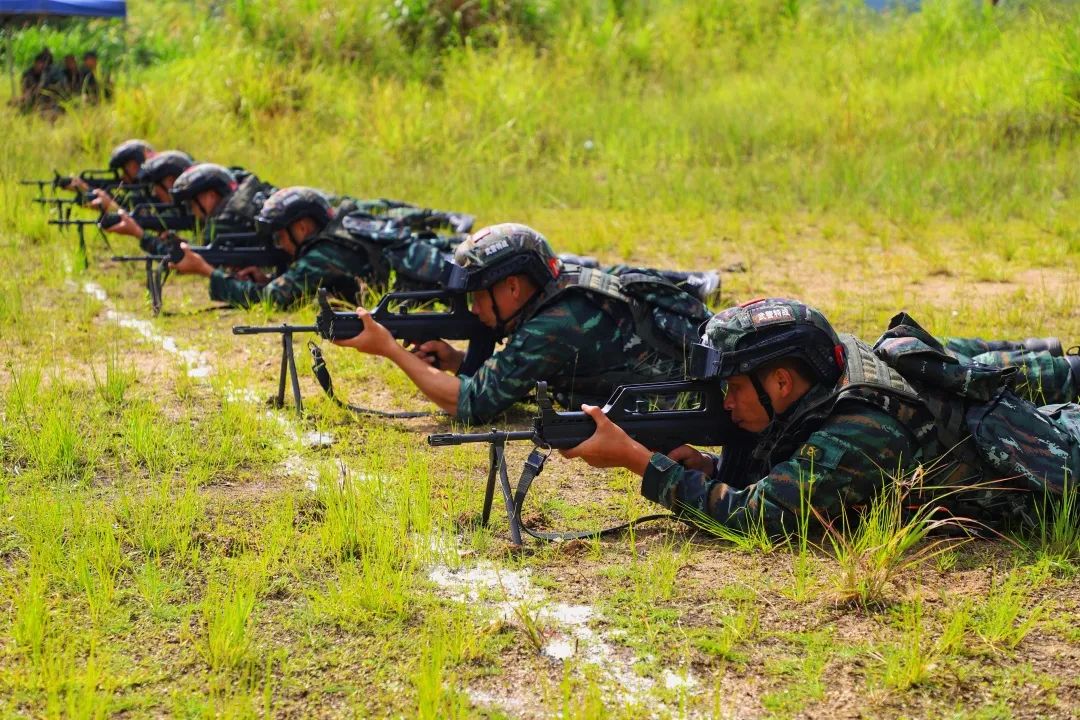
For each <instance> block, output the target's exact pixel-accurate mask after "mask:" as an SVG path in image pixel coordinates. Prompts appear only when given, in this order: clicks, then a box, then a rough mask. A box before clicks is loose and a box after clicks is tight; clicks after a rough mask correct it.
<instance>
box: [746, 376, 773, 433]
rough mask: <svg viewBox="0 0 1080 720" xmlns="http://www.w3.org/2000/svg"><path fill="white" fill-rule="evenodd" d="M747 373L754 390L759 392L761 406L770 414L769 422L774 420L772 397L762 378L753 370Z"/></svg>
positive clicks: (758, 397)
mask: <svg viewBox="0 0 1080 720" xmlns="http://www.w3.org/2000/svg"><path fill="white" fill-rule="evenodd" d="M747 375H748V376H749V377H750V384H752V385H753V386H754V390H755V391H756V392H757V399H758V402H759V403H761V407H763V408H765V414H766V415H768V416H769V422H772V421H773V420H774V419H775V418H776V410H774V409H773V404H772V398H770V397H769V394H768V393H767V392H765V386H764V385H763V384H762V383H761V378H759V377H758V376H757V372H755V371H753V370H751V371H750V372H749V373H747Z"/></svg>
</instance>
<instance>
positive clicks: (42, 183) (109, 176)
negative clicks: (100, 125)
mask: <svg viewBox="0 0 1080 720" xmlns="http://www.w3.org/2000/svg"><path fill="white" fill-rule="evenodd" d="M76 178H78V179H80V180H82V181H83V182H85V183H86V184H87V186H89V187H90V189H92V190H93V189H101V190H113V189H116V187H117V186H118V185H121V184H123V182H124V181H123V179H122V178H121V177H120V174H119V173H117V172H116V171H115V170H83V171H82V172H81V173H79V174H78V175H61V174H60V173H59V172H58V171H57V170H53V176H52V177H51V178H46V179H44V180H34V179H31V180H20V181H19V184H20V185H36V186H37V189H38V192H39V193H40V194H42V195H44V194H45V188H49V189H51V190H72V189H74V188H72V186H71V184H72V183H73V182H74V181H75V179H76Z"/></svg>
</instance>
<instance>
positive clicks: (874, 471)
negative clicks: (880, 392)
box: [641, 408, 918, 535]
mask: <svg viewBox="0 0 1080 720" xmlns="http://www.w3.org/2000/svg"><path fill="white" fill-rule="evenodd" d="M917 450H918V447H917V444H916V441H915V440H914V438H912V437H911V436H910V435H909V434H908V432H907V431H906V430H905V429H904V428H903V427H902V426H901V425H900V424H899V423H897V421H896V420H894V419H893V418H891V417H890V416H888V415H886V414H884V413H882V412H880V411H877V410H873V409H870V408H859V409H858V410H857V411H852V412H851V413H849V414H843V413H841V414H837V415H834V416H833V417H831V418H829V420H828V421H827V422H826V424H825V425H823V426H822V428H821V429H819V430H818V431H817V432H814V433H813V434H811V435H810V437H809V438H807V440H806V442H804V443H803V444H802V445H801V446H800V447H799V448H798V450H797V451H796V453H795V454H794V455H793V456H792V457H790V458H788V459H787V460H785V461H783V462H781V463H778V464H777V465H775V466H773V467H772V468H771V470H770V471H769V474H768V475H767V476H765V477H763V478H757V479H756V481H753V482H748V483H746V484H745V486H744V487H742V489H740V488H738V487H736V485H739V486H742V485H743V482H740V481H739V479H738V478H736V479H734V480H733V482H732V484H729V483H725V482H721V481H719V480H717V479H715V478H713V477H710V476H707V475H705V474H703V473H700V472H696V471H693V470H688V469H686V468H684V467H682V466H681V465H679V464H678V463H676V462H675V461H674V460H671V459H670V458H668V457H666V456H665V455H661V454H660V453H656V454H654V455H653V456H652V457H651V458H650V460H649V463H648V466H647V467H646V469H645V472H644V473H643V474H642V482H641V493H642V495H644V496H645V497H646V498H648V499H650V500H653V501H654V502H657V503H659V504H661V505H663V506H665V507H667V508H670V509H671V510H673V511H675V512H676V513H677V514H679V515H682V516H685V517H688V518H691V519H692V518H693V517H694V516H707V517H710V518H712V519H713V520H715V521H717V522H719V523H721V524H723V525H726V526H728V527H733V528H738V529H746V528H747V527H748V526H751V525H752V524H754V523H756V522H762V523H763V524H764V527H765V528H766V529H767V530H768V531H769V533H770V534H775V535H779V534H783V533H785V532H794V531H795V530H796V529H797V527H798V520H799V517H800V512H808V513H809V508H808V506H807V505H806V504H805V503H810V505H811V506H813V508H815V509H816V510H817V511H818V512H820V513H821V514H822V515H823V516H824V517H832V516H836V515H838V514H839V512H840V511H841V509H842V508H843V507H844V506H846V507H849V508H850V507H853V506H858V505H863V504H865V503H867V502H868V501H869V500H870V499H871V498H872V497H873V495H874V494H875V493H876V492H877V490H878V489H879V488H881V487H882V486H883V485H884V484H885V483H887V482H891V481H892V479H893V478H895V476H896V475H897V474H898V473H899V472H900V470H901V469H902V463H903V462H910V459H911V458H914V457H917ZM804 508H806V509H805V511H804V510H803V509H804ZM809 516H810V519H811V522H813V518H814V516H813V513H809Z"/></svg>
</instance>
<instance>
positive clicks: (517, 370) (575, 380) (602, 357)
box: [457, 293, 683, 423]
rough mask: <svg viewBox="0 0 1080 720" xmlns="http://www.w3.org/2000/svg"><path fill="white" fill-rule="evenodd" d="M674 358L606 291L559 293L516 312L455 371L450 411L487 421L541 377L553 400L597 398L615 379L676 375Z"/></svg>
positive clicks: (568, 403) (575, 402)
mask: <svg viewBox="0 0 1080 720" xmlns="http://www.w3.org/2000/svg"><path fill="white" fill-rule="evenodd" d="M682 373H683V366H682V363H677V362H674V361H672V360H670V359H668V358H665V357H663V356H661V355H660V354H659V353H658V352H657V351H656V350H654V349H653V348H652V347H651V346H650V345H648V344H647V343H646V342H645V341H644V340H642V339H641V337H640V336H639V335H638V334H637V331H636V330H635V325H634V319H633V317H632V316H631V313H630V309H629V308H628V307H626V306H624V305H622V306H621V305H620V304H619V303H618V302H617V301H615V300H611V299H608V298H597V297H593V296H590V295H586V294H584V293H567V294H566V295H564V296H563V297H562V298H560V299H559V300H556V301H555V302H554V303H553V304H552V305H550V306H548V307H545V308H543V309H542V310H541V311H540V312H538V313H537V314H535V315H533V316H532V317H529V318H528V319H526V320H524V321H523V322H522V323H521V324H520V325H519V326H518V327H517V328H516V329H515V330H514V332H513V333H512V334H511V335H510V337H509V339H508V340H507V342H506V346H505V347H504V348H502V349H501V350H499V351H498V352H496V353H495V354H494V355H492V356H491V357H490V358H489V359H488V360H487V362H485V363H484V365H483V366H482V367H481V368H480V369H479V370H477V371H476V373H475V374H474V375H473V376H472V377H461V388H460V390H459V391H458V404H457V416H458V418H459V419H461V420H463V421H465V422H468V423H482V422H488V421H489V420H491V419H492V418H494V417H495V416H496V415H498V414H499V413H500V412H503V411H505V410H507V409H508V408H509V407H510V406H511V405H513V404H514V403H515V402H517V401H519V400H522V399H524V398H525V397H527V396H528V395H529V394H530V393H531V392H532V391H533V390H535V389H536V381H537V380H547V381H548V383H549V385H550V387H551V389H552V391H553V392H554V393H555V397H556V399H557V400H559V402H560V404H562V405H563V406H565V407H568V408H571V409H575V410H576V409H578V407H579V406H580V404H581V403H582V402H588V403H591V404H601V405H602V404H603V403H604V401H605V400H607V398H608V397H609V396H610V395H611V392H612V391H613V390H614V389H615V388H616V387H618V386H619V385H622V384H626V383H632V382H652V381H658V380H672V379H680V378H681V377H682Z"/></svg>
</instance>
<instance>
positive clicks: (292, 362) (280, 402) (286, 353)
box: [274, 330, 304, 415]
mask: <svg viewBox="0 0 1080 720" xmlns="http://www.w3.org/2000/svg"><path fill="white" fill-rule="evenodd" d="M292 341H293V331H292V330H285V331H284V332H282V333H281V375H280V376H279V377H278V391H277V397H276V398H274V407H278V408H282V407H285V379H286V375H287V376H288V380H289V383H290V384H291V385H292V394H293V400H294V401H295V402H296V412H297V414H298V415H303V414H304V401H303V400H302V399H301V398H300V378H299V376H298V375H297V373H296V354H295V353H294V352H293V342H292Z"/></svg>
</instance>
